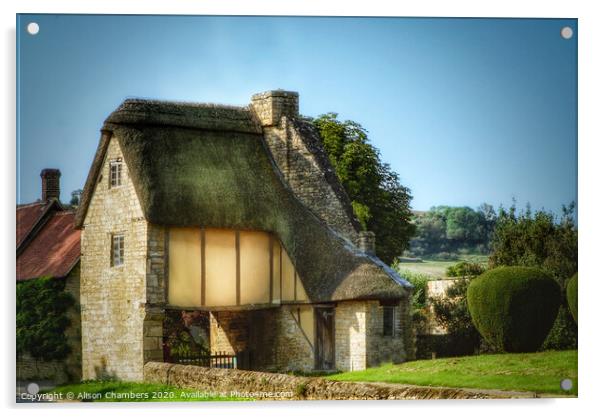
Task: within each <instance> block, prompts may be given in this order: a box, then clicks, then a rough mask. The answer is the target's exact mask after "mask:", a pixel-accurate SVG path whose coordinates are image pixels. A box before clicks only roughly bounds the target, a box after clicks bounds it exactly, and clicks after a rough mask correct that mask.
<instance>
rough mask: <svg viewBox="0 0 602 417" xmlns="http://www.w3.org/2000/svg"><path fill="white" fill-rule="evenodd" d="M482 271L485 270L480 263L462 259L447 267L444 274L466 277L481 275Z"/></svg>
mask: <svg viewBox="0 0 602 417" xmlns="http://www.w3.org/2000/svg"><path fill="white" fill-rule="evenodd" d="M483 272H485V268H483V266H482V265H481V264H478V263H474V262H466V261H462V262H458V263H457V264H455V265H452V266H450V267H448V268H447V269H446V271H445V275H447V276H448V277H466V276H476V275H481V274H482V273H483Z"/></svg>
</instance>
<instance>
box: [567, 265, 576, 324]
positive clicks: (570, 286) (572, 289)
mask: <svg viewBox="0 0 602 417" xmlns="http://www.w3.org/2000/svg"><path fill="white" fill-rule="evenodd" d="M566 300H567V302H568V304H569V310H570V311H571V315H572V316H573V319H574V320H575V323H577V273H575V275H573V276H572V277H571V279H570V280H569V282H568V283H567V284H566Z"/></svg>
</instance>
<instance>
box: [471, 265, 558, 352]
mask: <svg viewBox="0 0 602 417" xmlns="http://www.w3.org/2000/svg"><path fill="white" fill-rule="evenodd" d="M467 299H468V310H469V311H470V315H471V317H472V320H473V322H474V324H475V327H476V328H477V330H478V331H479V333H481V336H483V338H484V339H485V340H486V341H487V342H488V343H489V344H490V345H491V346H492V347H493V348H494V349H496V350H498V351H504V352H534V351H536V350H537V349H538V348H539V347H540V346H541V345H542V343H543V341H544V340H545V338H546V336H547V335H548V332H549V331H550V329H551V328H552V325H553V324H554V320H555V319H556V315H557V314H558V307H559V306H560V287H559V286H558V284H557V283H556V281H555V280H554V278H552V277H551V276H550V275H548V274H547V273H546V272H544V271H542V270H540V269H538V268H527V267H517V266H502V267H499V268H495V269H491V270H489V271H487V272H485V273H483V274H482V275H481V276H479V277H478V278H476V279H474V280H473V281H472V282H471V283H470V286H469V287H468V291H467Z"/></svg>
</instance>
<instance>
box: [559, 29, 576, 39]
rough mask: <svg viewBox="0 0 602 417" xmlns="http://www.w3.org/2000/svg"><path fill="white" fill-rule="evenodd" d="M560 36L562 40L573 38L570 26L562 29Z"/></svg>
mask: <svg viewBox="0 0 602 417" xmlns="http://www.w3.org/2000/svg"><path fill="white" fill-rule="evenodd" d="M560 36H562V37H563V38H564V39H571V38H572V37H573V28H571V27H570V26H565V27H563V28H562V29H560Z"/></svg>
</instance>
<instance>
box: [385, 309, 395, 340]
mask: <svg viewBox="0 0 602 417" xmlns="http://www.w3.org/2000/svg"><path fill="white" fill-rule="evenodd" d="M395 310H396V308H395V306H392V305H384V306H382V311H383V332H382V335H383V337H391V338H392V337H395V313H396V311H395Z"/></svg>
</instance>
